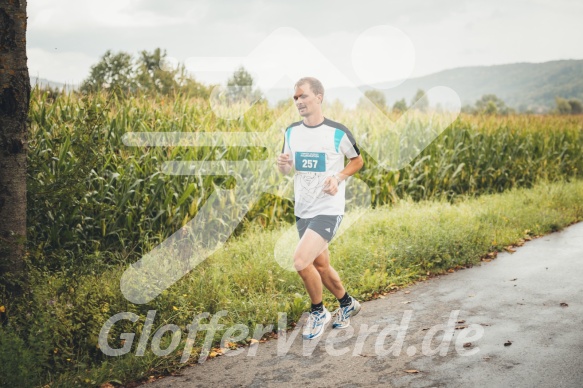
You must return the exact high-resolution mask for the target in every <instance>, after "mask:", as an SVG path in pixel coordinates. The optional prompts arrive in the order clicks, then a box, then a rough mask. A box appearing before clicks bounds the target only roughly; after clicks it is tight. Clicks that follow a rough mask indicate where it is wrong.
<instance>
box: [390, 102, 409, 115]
mask: <svg viewBox="0 0 583 388" xmlns="http://www.w3.org/2000/svg"><path fill="white" fill-rule="evenodd" d="M406 110H407V102H406V101H405V99H404V98H402V99H400V100H397V101H395V103H394V104H393V112H395V113H403V112H405V111H406Z"/></svg>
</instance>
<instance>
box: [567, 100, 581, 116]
mask: <svg viewBox="0 0 583 388" xmlns="http://www.w3.org/2000/svg"><path fill="white" fill-rule="evenodd" d="M569 105H570V106H571V114H572V115H580V114H581V113H583V104H582V103H581V101H579V100H577V99H574V98H573V99H570V100H569Z"/></svg>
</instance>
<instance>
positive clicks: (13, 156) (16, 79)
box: [0, 0, 30, 291]
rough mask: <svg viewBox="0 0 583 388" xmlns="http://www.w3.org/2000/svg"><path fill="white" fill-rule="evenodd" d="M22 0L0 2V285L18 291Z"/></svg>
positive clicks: (24, 101)
mask: <svg viewBox="0 0 583 388" xmlns="http://www.w3.org/2000/svg"><path fill="white" fill-rule="evenodd" d="M26 59H27V58H26V0H0V284H4V285H5V286H6V287H7V288H8V290H9V291H17V290H18V289H20V287H19V284H21V281H22V279H23V275H24V273H23V272H24V271H23V267H24V265H23V255H24V253H25V242H26V152H27V117H28V106H29V98H30V78H29V76H28V68H27V63H26Z"/></svg>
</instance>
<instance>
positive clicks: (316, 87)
mask: <svg viewBox="0 0 583 388" xmlns="http://www.w3.org/2000/svg"><path fill="white" fill-rule="evenodd" d="M303 84H308V85H310V89H312V92H314V94H321V95H322V98H324V86H323V85H322V82H320V81H319V80H318V79H316V78H314V77H303V78H300V79H299V80H298V82H296V84H295V85H294V89H295V88H297V87H298V86H300V85H303Z"/></svg>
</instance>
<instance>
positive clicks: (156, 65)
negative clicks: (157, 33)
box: [136, 48, 178, 94]
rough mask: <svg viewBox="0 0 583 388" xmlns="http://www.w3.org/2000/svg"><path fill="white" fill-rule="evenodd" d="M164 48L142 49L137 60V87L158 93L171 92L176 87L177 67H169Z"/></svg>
mask: <svg viewBox="0 0 583 388" xmlns="http://www.w3.org/2000/svg"><path fill="white" fill-rule="evenodd" d="M168 67H169V66H167V63H166V50H164V51H162V50H160V49H159V48H157V49H155V50H154V51H153V52H152V53H149V52H147V51H145V50H144V51H142V52H141V53H140V58H139V59H138V62H137V74H136V81H137V83H138V85H139V88H140V89H142V90H145V91H148V92H155V93H159V94H172V93H174V92H176V91H177V89H178V82H177V81H176V79H175V78H176V76H177V74H178V69H169V68H168Z"/></svg>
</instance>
